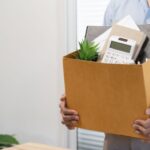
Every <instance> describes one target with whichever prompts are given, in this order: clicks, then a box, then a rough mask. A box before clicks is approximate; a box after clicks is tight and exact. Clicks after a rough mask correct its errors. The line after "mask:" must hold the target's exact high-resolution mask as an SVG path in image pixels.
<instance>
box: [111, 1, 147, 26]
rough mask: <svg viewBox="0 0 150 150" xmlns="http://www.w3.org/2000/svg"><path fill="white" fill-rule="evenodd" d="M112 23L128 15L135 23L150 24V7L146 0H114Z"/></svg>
mask: <svg viewBox="0 0 150 150" xmlns="http://www.w3.org/2000/svg"><path fill="white" fill-rule="evenodd" d="M113 9H114V14H113V23H114V22H117V21H119V20H121V19H122V18H124V17H125V16H127V15H130V16H131V17H132V18H133V19H134V21H135V22H136V24H138V25H142V24H150V13H149V12H150V8H149V6H148V3H147V0H114V8H113Z"/></svg>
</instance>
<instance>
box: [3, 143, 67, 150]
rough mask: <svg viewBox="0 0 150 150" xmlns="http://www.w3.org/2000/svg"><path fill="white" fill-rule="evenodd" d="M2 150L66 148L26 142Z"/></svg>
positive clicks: (57, 149)
mask: <svg viewBox="0 0 150 150" xmlns="http://www.w3.org/2000/svg"><path fill="white" fill-rule="evenodd" d="M4 150H67V149H62V148H57V147H51V146H48V145H43V144H36V143H27V144H22V145H18V146H14V147H12V148H5V149H4Z"/></svg>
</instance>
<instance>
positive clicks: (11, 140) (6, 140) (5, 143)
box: [0, 135, 19, 147]
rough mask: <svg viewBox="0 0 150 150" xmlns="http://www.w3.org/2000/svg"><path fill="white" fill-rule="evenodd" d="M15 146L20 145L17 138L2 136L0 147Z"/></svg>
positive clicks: (0, 136)
mask: <svg viewBox="0 0 150 150" xmlns="http://www.w3.org/2000/svg"><path fill="white" fill-rule="evenodd" d="M14 144H19V142H18V141H17V140H16V138H15V137H14V136H12V135H0V146H6V147H9V146H11V145H14Z"/></svg>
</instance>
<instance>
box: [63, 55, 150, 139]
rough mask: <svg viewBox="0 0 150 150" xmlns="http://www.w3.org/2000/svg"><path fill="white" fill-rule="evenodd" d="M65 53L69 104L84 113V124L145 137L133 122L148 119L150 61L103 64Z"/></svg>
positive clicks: (81, 125) (82, 120) (81, 126)
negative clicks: (139, 133)
mask: <svg viewBox="0 0 150 150" xmlns="http://www.w3.org/2000/svg"><path fill="white" fill-rule="evenodd" d="M75 55H76V52H75V53H72V54H69V55H67V56H65V57H64V60H63V63H64V79H65V89H66V96H67V104H68V107H69V108H71V109H75V110H77V111H78V112H79V115H80V122H79V126H78V127H80V128H84V129H90V130H96V131H103V132H106V133H112V134H118V135H125V136H131V137H136V138H142V136H139V135H137V134H135V132H134V130H133V127H132V124H133V122H134V121H135V120H136V119H146V118H147V116H146V115H145V110H146V108H148V107H149V105H150V92H149V91H150V69H149V68H150V62H147V63H144V64H143V65H126V64H125V65H119V64H118V65H117V64H115V65H114V64H102V63H97V62H91V61H81V60H77V59H74V57H75Z"/></svg>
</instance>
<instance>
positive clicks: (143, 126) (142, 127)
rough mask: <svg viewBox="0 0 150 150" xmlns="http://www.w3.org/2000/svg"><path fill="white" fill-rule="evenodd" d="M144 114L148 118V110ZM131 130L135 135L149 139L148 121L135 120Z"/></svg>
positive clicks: (149, 111) (149, 128)
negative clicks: (133, 130)
mask: <svg viewBox="0 0 150 150" xmlns="http://www.w3.org/2000/svg"><path fill="white" fill-rule="evenodd" d="M146 114H147V115H149V116H150V109H147V110H146ZM133 128H134V129H135V132H136V133H137V134H142V135H144V136H145V137H146V138H147V139H150V119H147V120H136V121H135V122H134V124H133Z"/></svg>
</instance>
